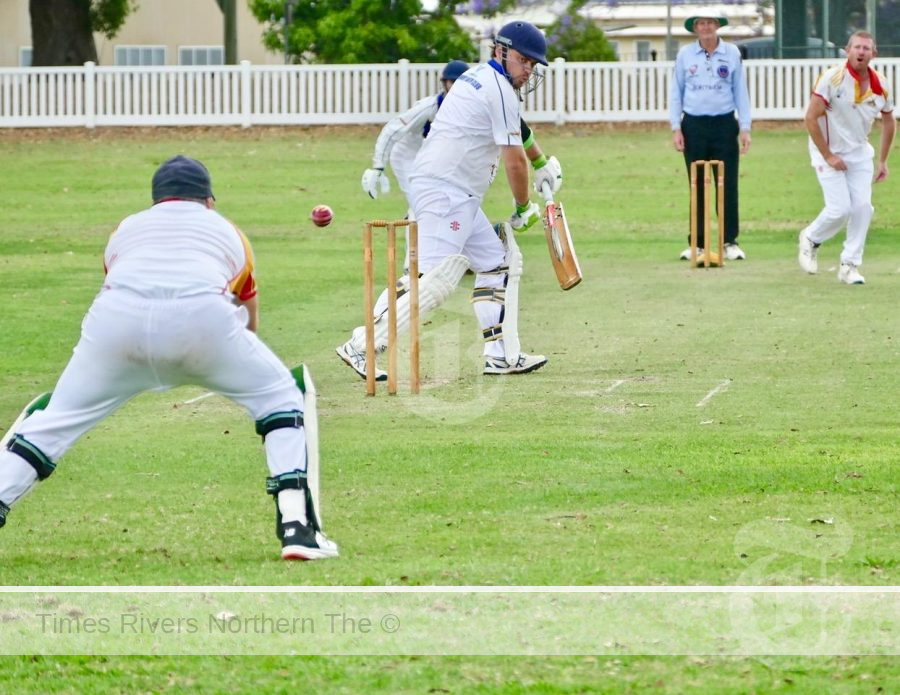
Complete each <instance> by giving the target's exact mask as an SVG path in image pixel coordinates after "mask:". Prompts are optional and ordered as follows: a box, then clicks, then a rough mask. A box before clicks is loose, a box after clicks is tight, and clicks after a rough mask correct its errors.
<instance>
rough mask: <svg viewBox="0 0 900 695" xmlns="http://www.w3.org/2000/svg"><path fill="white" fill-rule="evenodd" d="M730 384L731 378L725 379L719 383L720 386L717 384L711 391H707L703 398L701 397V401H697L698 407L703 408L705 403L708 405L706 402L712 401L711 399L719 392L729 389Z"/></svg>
mask: <svg viewBox="0 0 900 695" xmlns="http://www.w3.org/2000/svg"><path fill="white" fill-rule="evenodd" d="M729 384H731V379H725V381H723V382H722V383H721V384H719V385H718V386H716V387H715V388H714V389H713V390H712V391H710V392H709V393H707V394H706V395H705V396H704V397H703V398H701V399H700V402H699V403H697V407H698V408H702V407H703V406H704V405H706V404H707V403H708V402H709V401H710V399H711V398H712V397H713V396H715V395H716V394H717V393H719V392H721V391H724V390H725V389H727V388H728V386H729Z"/></svg>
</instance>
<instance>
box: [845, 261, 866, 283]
mask: <svg viewBox="0 0 900 695" xmlns="http://www.w3.org/2000/svg"><path fill="white" fill-rule="evenodd" d="M838 280H840V281H841V282H843V283H844V284H845V285H865V284H866V279H865V278H864V277H863V276H862V275H860V274H859V270H858V269H857V267H856V266H855V265H853V264H852V263H841V269H840V270H838Z"/></svg>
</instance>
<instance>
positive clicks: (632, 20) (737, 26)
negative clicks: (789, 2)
mask: <svg viewBox="0 0 900 695" xmlns="http://www.w3.org/2000/svg"><path fill="white" fill-rule="evenodd" d="M483 4H484V2H483V0H481V1H479V0H472V1H471V2H469V3H468V4H467V6H468V7H469V8H471V9H473V10H478V9H479V8H480V7H481V6H482V5H483ZM568 5H569V2H568V0H520V2H519V4H518V7H517V8H516V10H514V11H511V12H509V13H505V14H503V15H498V16H496V17H483V16H482V15H480V14H477V12H473V13H469V14H466V13H463V14H459V15H458V17H457V19H458V21H459V23H460V25H461V26H463V27H464V28H466V29H468V30H469V32H470V33H471V34H472V36H473V37H475V38H476V39H477V40H480V41H481V45H482V58H484V57H485V56H486V55H487V54H489V52H490V44H491V39H492V37H493V35H494V32H496V30H497V29H499V28H500V27H501V26H503V25H504V24H506V23H507V22H509V21H512V20H514V19H524V20H525V21H527V22H531V23H532V24H534V25H536V26H538V27H541V28H542V29H543V28H546V27H548V26H550V25H551V24H552V23H553V22H555V21H556V19H557V18H558V17H559V16H560V15H561V14H563V13H565V11H566V8H567V7H568ZM768 5H771V3H768V4H766V3H760V2H756V1H753V0H743V1H742V0H737V1H732V2H684V1H682V0H621V1H618V2H610V1H609V0H593V1H591V2H588V3H586V4H585V5H584V7H583V8H582V9H581V11H580V14H581V15H583V16H584V17H587V18H588V19H590V20H591V21H593V22H594V23H595V24H597V26H599V27H600V28H601V29H603V32H604V33H605V34H606V37H607V39H608V40H609V42H610V43H611V44H612V46H613V48H615V50H616V53H617V55H618V56H619V60H622V61H632V60H641V61H649V60H674V59H675V56H676V55H677V53H678V49H679V48H681V46H683V45H684V44H686V43H689V42H690V41H693V40H694V35H693V34H691V33H689V32H688V31H687V30H686V29H685V28H684V20H686V19H687V18H688V17H693V16H696V15H704V14H708V15H710V16H725V17H728V26H726V27H723V28H722V29H721V30H720V31H719V35H720V36H722V37H723V38H725V39H727V40H729V41H734V42H737V41H741V40H743V39H751V38H756V37H767V36H773V35H774V33H775V28H774V16H775V13H774V10H773V9H772V8H771V7H769V6H768Z"/></svg>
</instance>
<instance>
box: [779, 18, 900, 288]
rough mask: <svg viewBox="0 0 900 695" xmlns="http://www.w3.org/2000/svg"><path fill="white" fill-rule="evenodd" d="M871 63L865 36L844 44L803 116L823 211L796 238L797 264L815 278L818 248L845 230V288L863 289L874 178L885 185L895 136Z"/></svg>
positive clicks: (841, 276)
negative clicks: (876, 128) (841, 57)
mask: <svg viewBox="0 0 900 695" xmlns="http://www.w3.org/2000/svg"><path fill="white" fill-rule="evenodd" d="M877 55H878V51H877V49H876V47H875V39H874V38H873V37H872V35H871V34H870V33H868V32H865V31H857V32H856V33H854V34H853V35H852V36H851V37H850V40H849V41H848V42H847V62H846V63H844V64H843V65H838V66H835V67H833V68H831V69H829V70H826V71H825V72H824V73H822V75H821V76H820V77H819V79H818V81H817V82H816V86H815V87H814V88H813V94H812V98H811V99H810V102H809V107H808V108H807V110H806V118H805V122H806V130H807V131H808V132H809V156H810V159H811V160H812V165H813V168H814V169H815V170H816V176H817V177H818V178H819V185H820V186H821V187H822V195H823V197H824V198H825V208H824V209H823V210H822V212H820V213H819V216H818V217H816V219H814V220H813V221H812V223H811V224H810V225H809V226H808V227H807V228H806V229H804V230H803V231H802V232H800V248H799V252H798V256H797V260H798V261H799V262H800V267H801V268H803V270H805V271H806V272H807V273H813V274H814V273H816V272H818V270H819V267H818V261H817V259H816V255H817V251H818V249H819V245H820V244H822V243H823V242H825V241H828V239H830V238H831V237H833V236H834V235H835V234H837V233H838V232H839V231H840V230H841V228H842V227H843V226H845V225H846V227H847V238H846V240H845V241H844V248H843V250H842V251H841V266H840V269H839V270H838V280H840V281H841V282H843V283H846V284H848V285H862V284H864V283H865V278H863V276H862V275H860V273H859V266H860V265H861V264H862V257H863V248H864V247H865V244H866V236H867V234H868V232H869V223H870V222H871V221H872V214H873V213H874V212H875V208H873V207H872V178H873V176H874V178H875V181H876V182H878V181H884V180H885V179H886V178H887V177H888V166H887V160H888V155H890V153H891V143H892V142H893V141H894V131H895V130H896V129H897V126H896V123H895V122H894V115H893V110H894V102H893V101H892V100H891V96H890V94H889V93H888V90H887V84H886V82H887V81H886V80H885V78H884V75H880V74H879V73H877V72H875V70H873V69H872V68H871V67H870V66H869V63H870V62H871V61H872V59H873V58H874V57H875V56H877ZM879 114H881V145H880V146H879V148H878V170H877V171H876V170H875V167H874V165H873V163H872V157H873V156H874V155H875V150H874V148H873V147H872V145H871V144H870V143H869V133H870V132H871V130H872V124H873V122H874V121H875V118H876V117H878V115H879Z"/></svg>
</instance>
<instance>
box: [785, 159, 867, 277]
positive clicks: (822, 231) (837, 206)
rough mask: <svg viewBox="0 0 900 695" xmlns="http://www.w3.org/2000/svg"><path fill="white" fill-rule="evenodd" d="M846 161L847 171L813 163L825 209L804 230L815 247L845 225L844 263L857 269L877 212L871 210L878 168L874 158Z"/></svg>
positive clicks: (822, 163)
mask: <svg viewBox="0 0 900 695" xmlns="http://www.w3.org/2000/svg"><path fill="white" fill-rule="evenodd" d="M845 162H846V164H847V171H838V170H837V169H833V168H832V167H830V166H828V164H825V163H824V162H823V161H815V160H814V161H813V168H814V169H815V171H816V176H817V177H818V178H819V185H820V186H821V187H822V195H823V197H824V198H825V207H824V208H823V209H822V212H820V213H819V216H818V217H816V219H814V220H813V221H812V223H811V224H810V225H809V226H808V227H807V228H806V229H804V230H803V231H804V233H805V234H806V236H807V238H809V240H810V241H812V242H813V243H814V244H821V243H822V242H825V241H828V240H829V239H830V238H831V237H833V236H834V235H835V234H837V233H838V232H839V231H840V230H841V229H842V228H843V227H844V226H845V225H846V227H847V238H846V239H845V240H844V248H843V249H842V250H841V263H850V264H852V265H856V266H858V265H862V258H863V249H864V247H865V245H866V235H867V234H868V232H869V224H870V222H871V221H872V214H873V213H874V212H875V208H873V207H872V178H873V176H874V172H875V165H874V164H873V160H872V157H871V156H868V157H866V158H865V159H851V160H850V161H847V160H845Z"/></svg>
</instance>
